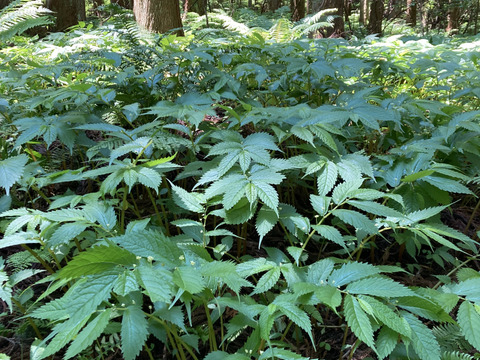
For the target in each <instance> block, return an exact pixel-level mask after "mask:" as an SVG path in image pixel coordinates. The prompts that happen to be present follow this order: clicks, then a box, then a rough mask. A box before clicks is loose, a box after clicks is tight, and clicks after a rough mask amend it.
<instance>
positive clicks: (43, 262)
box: [21, 244, 55, 274]
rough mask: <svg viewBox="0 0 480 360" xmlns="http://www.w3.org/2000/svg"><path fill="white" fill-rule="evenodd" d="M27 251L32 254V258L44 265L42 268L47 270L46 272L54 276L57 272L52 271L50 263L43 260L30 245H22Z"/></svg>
mask: <svg viewBox="0 0 480 360" xmlns="http://www.w3.org/2000/svg"><path fill="white" fill-rule="evenodd" d="M21 246H22V247H23V248H24V249H25V250H27V251H28V252H29V253H30V254H32V256H33V257H34V258H35V259H37V260H38V262H39V263H40V264H42V266H43V267H44V268H45V270H47V271H48V272H49V273H50V274H53V273H54V272H55V271H54V270H53V269H52V267H51V266H50V265H48V263H47V262H46V261H45V260H44V259H42V257H41V256H40V255H38V254H37V252H36V251H35V250H33V249H32V248H31V247H30V246H28V245H25V244H22V245H21Z"/></svg>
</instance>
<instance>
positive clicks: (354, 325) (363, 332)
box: [343, 295, 375, 349]
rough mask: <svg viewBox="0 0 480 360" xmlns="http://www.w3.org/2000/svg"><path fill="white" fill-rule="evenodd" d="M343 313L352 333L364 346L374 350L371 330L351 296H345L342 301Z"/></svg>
mask: <svg viewBox="0 0 480 360" xmlns="http://www.w3.org/2000/svg"><path fill="white" fill-rule="evenodd" d="M343 312H344V315H345V319H346V320H347V324H348V326H350V328H351V329H352V331H353V333H354V334H355V335H356V336H357V337H358V338H359V339H360V340H361V341H363V342H364V343H365V344H367V345H368V346H369V347H371V348H372V349H375V344H374V342H373V329H372V324H371V323H370V320H369V319H368V316H367V314H365V312H364V311H363V310H362V308H361V307H360V304H359V303H358V301H357V299H355V298H354V297H353V296H351V295H346V296H345V299H344V300H343Z"/></svg>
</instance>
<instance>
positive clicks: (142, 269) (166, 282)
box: [137, 264, 173, 303]
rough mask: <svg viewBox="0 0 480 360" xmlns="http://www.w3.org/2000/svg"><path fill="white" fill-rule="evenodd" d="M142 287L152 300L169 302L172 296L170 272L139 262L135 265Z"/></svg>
mask: <svg viewBox="0 0 480 360" xmlns="http://www.w3.org/2000/svg"><path fill="white" fill-rule="evenodd" d="M137 271H138V275H139V277H140V280H141V283H142V286H143V288H144V289H145V292H146V294H147V295H148V296H149V297H150V299H151V301H152V302H156V301H161V302H165V303H170V301H171V298H172V282H173V278H172V273H171V272H169V271H166V270H163V269H159V268H155V267H152V266H151V265H150V264H140V265H139V266H138V267H137Z"/></svg>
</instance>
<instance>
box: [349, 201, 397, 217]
mask: <svg viewBox="0 0 480 360" xmlns="http://www.w3.org/2000/svg"><path fill="white" fill-rule="evenodd" d="M347 204H349V205H353V206H354V207H356V208H357V209H360V210H363V211H365V212H368V213H370V214H374V215H378V216H383V217H403V214H402V213H400V212H398V211H397V210H394V209H392V208H389V207H388V206H385V205H382V204H379V203H377V202H374V201H362V200H348V201H347Z"/></svg>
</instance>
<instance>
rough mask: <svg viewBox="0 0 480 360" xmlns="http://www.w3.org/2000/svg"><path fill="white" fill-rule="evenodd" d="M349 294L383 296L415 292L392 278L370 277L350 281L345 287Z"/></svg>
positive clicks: (397, 295) (405, 294)
mask: <svg viewBox="0 0 480 360" xmlns="http://www.w3.org/2000/svg"><path fill="white" fill-rule="evenodd" d="M346 290H347V291H348V292H349V293H351V294H364V295H372V296H379V297H385V298H392V297H403V296H415V293H414V292H413V291H412V290H410V289H409V288H407V287H406V286H403V285H402V284H399V283H397V282H395V281H393V280H392V279H388V278H383V277H378V276H374V277H370V278H367V279H361V280H358V281H355V282H353V283H350V284H349V285H348V286H347V289H346Z"/></svg>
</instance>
